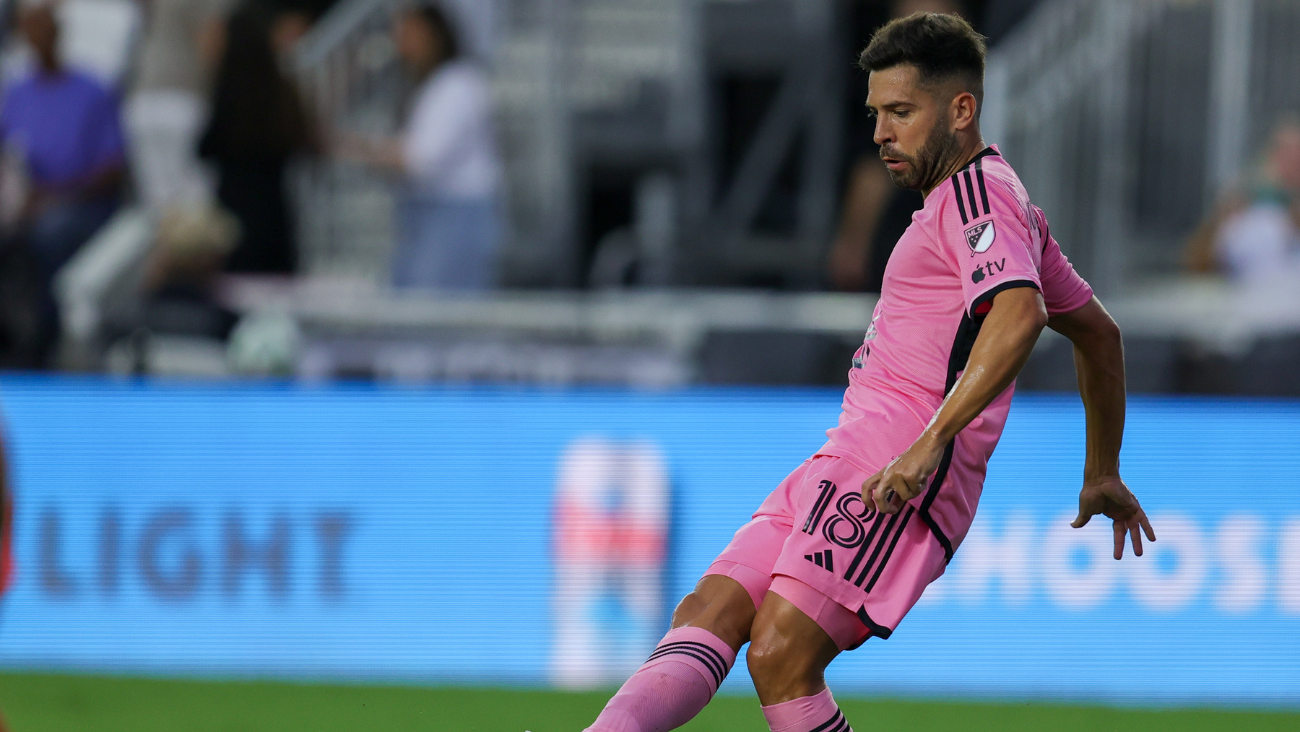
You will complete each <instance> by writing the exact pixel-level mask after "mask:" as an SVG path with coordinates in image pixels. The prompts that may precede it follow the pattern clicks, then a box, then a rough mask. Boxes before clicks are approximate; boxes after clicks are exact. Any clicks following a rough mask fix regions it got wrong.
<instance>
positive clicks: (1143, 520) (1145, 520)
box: [1137, 508, 1156, 541]
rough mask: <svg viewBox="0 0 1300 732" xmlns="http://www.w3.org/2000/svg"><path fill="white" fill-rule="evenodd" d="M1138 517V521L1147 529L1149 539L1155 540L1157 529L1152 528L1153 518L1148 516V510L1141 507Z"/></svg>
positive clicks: (1144, 529)
mask: <svg viewBox="0 0 1300 732" xmlns="http://www.w3.org/2000/svg"><path fill="white" fill-rule="evenodd" d="M1137 519H1138V523H1140V524H1141V525H1142V530H1143V531H1145V532H1146V534H1147V540H1148V541H1155V540H1156V530H1155V529H1153V528H1151V520H1150V519H1148V518H1147V512H1146V511H1143V510H1142V509H1140V508H1139V509H1138V515H1137Z"/></svg>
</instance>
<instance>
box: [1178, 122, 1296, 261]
mask: <svg viewBox="0 0 1300 732" xmlns="http://www.w3.org/2000/svg"><path fill="white" fill-rule="evenodd" d="M1253 178H1254V180H1252V181H1251V182H1250V183H1249V184H1248V185H1247V186H1246V187H1245V189H1242V188H1237V189H1234V190H1231V191H1229V192H1228V193H1227V194H1226V195H1225V196H1224V197H1223V200H1222V201H1220V203H1219V205H1218V206H1217V207H1216V208H1215V211H1214V212H1213V213H1212V214H1211V215H1210V216H1209V217H1208V218H1207V219H1206V221H1205V222H1204V223H1203V224H1202V225H1201V227H1200V228H1199V229H1198V230H1197V232H1196V233H1195V234H1194V235H1193V236H1192V239H1191V241H1190V242H1189V245H1188V260H1189V264H1190V266H1191V268H1192V269H1193V270H1195V271H1199V272H1222V273H1224V274H1226V275H1227V276H1228V277H1229V278H1231V279H1233V280H1235V281H1239V282H1258V281H1260V280H1264V279H1272V278H1277V277H1288V278H1294V279H1296V280H1297V281H1300V120H1296V119H1288V120H1286V121H1284V122H1282V123H1281V124H1279V125H1278V126H1277V127H1276V128H1275V129H1274V131H1273V134H1272V135H1271V136H1270V138H1269V144H1268V147H1267V148H1266V150H1265V152H1264V156H1263V160H1262V162H1261V164H1260V165H1259V166H1257V171H1256V173H1255V174H1254V175H1253Z"/></svg>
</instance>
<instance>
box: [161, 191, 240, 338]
mask: <svg viewBox="0 0 1300 732" xmlns="http://www.w3.org/2000/svg"><path fill="white" fill-rule="evenodd" d="M238 240H239V222H238V221H237V220H235V217H234V216H232V215H230V214H229V213H227V212H225V211H222V210H220V209H217V208H214V207H212V206H210V205H190V206H184V207H181V206H173V207H171V208H169V209H168V210H167V213H165V214H164V215H163V216H162V218H161V219H160V220H159V221H158V229H157V242H156V245H155V247H154V250H153V253H152V256H151V258H150V262H149V266H148V269H147V271H146V275H145V282H144V289H145V293H146V296H145V308H144V316H145V317H144V321H145V322H144V325H145V327H147V328H148V329H149V331H150V332H151V333H164V334H170V335H187V336H199V337H205V338H215V339H218V340H225V338H226V337H227V336H228V335H229V334H230V330H231V328H233V327H234V325H235V322H236V320H237V317H236V316H235V314H234V313H231V312H230V311H229V310H227V309H225V308H224V307H222V306H221V305H220V304H219V303H218V302H217V293H216V285H217V280H218V278H219V277H220V275H221V272H222V270H223V269H224V267H225V264H226V258H227V257H228V256H229V255H230V253H231V251H232V250H233V249H234V246H235V242H236V241H238Z"/></svg>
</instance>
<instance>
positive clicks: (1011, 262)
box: [935, 166, 1043, 315]
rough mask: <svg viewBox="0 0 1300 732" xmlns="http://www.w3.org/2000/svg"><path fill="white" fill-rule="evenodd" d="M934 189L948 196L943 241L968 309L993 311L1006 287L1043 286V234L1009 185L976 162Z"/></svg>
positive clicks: (974, 312) (973, 312)
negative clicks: (994, 302) (1038, 232)
mask: <svg viewBox="0 0 1300 732" xmlns="http://www.w3.org/2000/svg"><path fill="white" fill-rule="evenodd" d="M943 189H947V190H943ZM935 194H937V195H944V196H947V198H948V199H949V200H946V201H944V205H943V208H942V209H941V212H940V228H941V231H940V239H941V241H940V246H941V247H942V248H943V249H944V250H945V254H946V255H947V257H948V259H949V261H950V262H953V263H954V264H955V265H956V267H957V270H958V273H959V274H960V276H961V284H962V295H963V297H964V299H965V301H966V302H965V304H966V312H967V313H970V314H971V315H982V314H984V313H986V312H988V309H989V308H990V307H991V302H992V300H993V296H994V295H996V294H998V293H999V292H1002V291H1003V290H1009V289H1012V288H1015V287H1033V288H1035V289H1037V290H1040V291H1041V290H1042V289H1043V283H1042V275H1041V272H1040V266H1041V263H1042V259H1041V253H1042V250H1041V247H1040V245H1039V244H1038V242H1039V241H1040V239H1039V237H1038V236H1037V235H1035V232H1033V231H1031V229H1030V226H1029V220H1028V218H1027V212H1026V211H1025V207H1024V206H1022V205H1021V202H1020V201H1019V200H1018V199H1017V198H1016V197H1015V195H1014V194H1013V193H1012V192H1011V191H1010V190H1008V189H1007V188H1006V187H1005V186H1004V185H1002V184H1000V183H999V182H996V181H994V180H993V179H992V178H991V177H989V178H988V179H987V180H986V176H985V175H984V172H983V171H982V170H981V169H980V168H979V167H975V166H971V167H967V168H966V169H965V170H963V171H962V172H959V173H957V174H956V175H954V176H953V177H952V178H950V179H949V181H948V183H946V184H944V186H943V188H942V189H940V190H937V191H936V192H935Z"/></svg>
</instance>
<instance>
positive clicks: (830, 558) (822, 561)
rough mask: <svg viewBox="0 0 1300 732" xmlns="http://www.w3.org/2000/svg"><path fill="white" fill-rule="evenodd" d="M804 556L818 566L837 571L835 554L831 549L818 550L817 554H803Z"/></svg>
mask: <svg viewBox="0 0 1300 732" xmlns="http://www.w3.org/2000/svg"><path fill="white" fill-rule="evenodd" d="M803 558H804V559H807V560H808V561H810V562H812V563H813V564H816V565H817V566H818V567H821V568H822V569H824V570H826V571H827V572H834V571H835V559H834V555H833V554H831V550H830V549H827V550H825V551H820V552H817V553H816V554H805V555H803Z"/></svg>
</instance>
